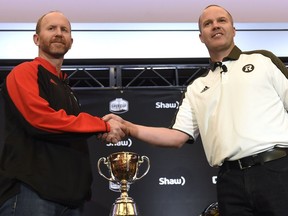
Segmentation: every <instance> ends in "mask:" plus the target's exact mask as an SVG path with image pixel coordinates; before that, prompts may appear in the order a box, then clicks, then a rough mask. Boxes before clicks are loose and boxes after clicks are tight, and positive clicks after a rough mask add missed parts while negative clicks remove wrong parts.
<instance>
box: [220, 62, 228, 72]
mask: <svg viewBox="0 0 288 216" xmlns="http://www.w3.org/2000/svg"><path fill="white" fill-rule="evenodd" d="M220 67H221V68H222V71H221V73H223V72H227V71H228V69H227V67H226V65H223V64H222V65H221V66H220Z"/></svg>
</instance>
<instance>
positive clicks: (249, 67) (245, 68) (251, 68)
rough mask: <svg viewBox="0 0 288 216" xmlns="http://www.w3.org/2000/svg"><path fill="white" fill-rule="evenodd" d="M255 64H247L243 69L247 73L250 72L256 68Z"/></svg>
mask: <svg viewBox="0 0 288 216" xmlns="http://www.w3.org/2000/svg"><path fill="white" fill-rule="evenodd" d="M254 68H255V67H254V65H252V64H247V65H245V66H244V67H243V68H242V71H243V72H245V73H250V72H252V71H253V70H254Z"/></svg>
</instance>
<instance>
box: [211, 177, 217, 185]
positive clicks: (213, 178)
mask: <svg viewBox="0 0 288 216" xmlns="http://www.w3.org/2000/svg"><path fill="white" fill-rule="evenodd" d="M212 183H213V184H217V176H212Z"/></svg>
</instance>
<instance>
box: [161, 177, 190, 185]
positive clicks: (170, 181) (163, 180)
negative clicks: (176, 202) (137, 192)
mask: <svg viewBox="0 0 288 216" xmlns="http://www.w3.org/2000/svg"><path fill="white" fill-rule="evenodd" d="M185 182H186V181H185V178H184V177H183V176H181V177H180V178H178V179H168V178H166V177H161V178H159V185H181V186H183V185H185Z"/></svg>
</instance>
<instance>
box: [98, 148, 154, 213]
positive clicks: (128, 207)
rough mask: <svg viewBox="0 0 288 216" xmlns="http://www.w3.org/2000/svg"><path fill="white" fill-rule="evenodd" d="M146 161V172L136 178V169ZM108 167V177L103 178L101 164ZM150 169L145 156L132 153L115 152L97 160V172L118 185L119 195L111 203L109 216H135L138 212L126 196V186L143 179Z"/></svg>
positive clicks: (131, 200)
mask: <svg viewBox="0 0 288 216" xmlns="http://www.w3.org/2000/svg"><path fill="white" fill-rule="evenodd" d="M145 160H146V161H147V168H146V171H145V172H144V173H143V174H142V175H141V176H140V177H138V176H137V175H138V168H139V166H140V165H141V164H142V163H143V162H144V161H145ZM102 162H103V163H104V164H105V165H106V166H107V167H108V171H109V173H110V177H107V176H105V175H104V174H103V173H102V171H101V168H100V165H101V163H102ZM149 169H150V160H149V158H148V157H147V156H141V157H140V156H139V155H138V154H136V153H133V152H116V153H113V154H111V155H109V156H108V157H107V158H105V157H101V158H100V159H99V160H98V172H99V174H100V175H101V176H103V177H104V178H105V179H107V180H108V181H111V182H113V183H116V184H119V185H120V192H121V195H120V197H119V198H117V199H116V201H115V202H114V203H113V206H112V208H111V211H110V216H136V215H139V210H138V208H137V206H136V203H135V202H134V200H133V199H132V198H131V197H129V196H128V186H129V185H131V184H132V183H134V182H135V181H137V180H139V179H141V178H143V177H144V176H145V175H146V174H147V173H148V171H149Z"/></svg>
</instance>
